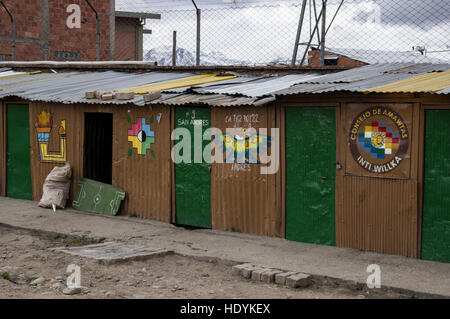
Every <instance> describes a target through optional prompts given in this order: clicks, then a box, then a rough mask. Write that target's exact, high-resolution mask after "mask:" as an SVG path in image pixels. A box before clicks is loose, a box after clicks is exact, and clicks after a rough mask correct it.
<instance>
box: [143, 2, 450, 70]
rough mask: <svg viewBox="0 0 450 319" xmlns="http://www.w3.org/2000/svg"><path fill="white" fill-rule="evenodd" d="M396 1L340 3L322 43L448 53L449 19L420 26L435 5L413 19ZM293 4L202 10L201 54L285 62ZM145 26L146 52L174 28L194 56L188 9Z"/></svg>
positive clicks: (293, 27) (293, 25)
mask: <svg viewBox="0 0 450 319" xmlns="http://www.w3.org/2000/svg"><path fill="white" fill-rule="evenodd" d="M319 1H320V0H316V2H319ZM400 2H401V4H402V6H406V2H407V1H404V0H396V1H392V0H391V1H384V0H375V1H346V2H344V5H343V6H342V7H341V9H340V11H339V14H338V15H337V16H336V19H335V21H334V22H333V26H332V27H331V28H330V31H329V33H328V34H327V39H326V41H327V42H326V45H327V46H328V47H335V48H355V49H368V50H388V51H401V52H407V51H410V50H411V49H412V46H417V45H424V46H425V47H426V48H427V50H428V51H431V50H443V49H447V47H446V45H447V44H449V43H448V41H449V40H448V39H449V31H448V18H447V17H446V16H445V17H443V18H442V19H440V20H439V19H436V20H433V22H432V23H431V22H430V23H428V22H424V21H429V18H427V16H428V15H437V12H436V10H435V9H432V8H434V7H432V8H431V7H430V9H429V10H430V13H426V14H425V12H416V15H418V16H419V18H418V20H414V18H413V15H410V14H409V13H408V12H407V10H402V9H401V8H403V7H402V6H400ZM411 2H416V0H412V1H411ZM433 2H435V1H433ZM442 2H443V1H441V3H442ZM298 3H300V1H299V2H298ZM298 3H297V5H295V6H294V5H292V4H290V5H287V4H280V5H272V6H263V7H251V8H238V9H233V8H230V7H228V8H223V7H222V8H209V9H204V10H202V18H201V48H202V51H204V52H212V51H220V52H222V53H224V54H225V55H226V56H227V57H229V58H232V59H239V60H250V61H253V62H254V63H261V64H265V63H268V62H270V61H272V60H274V59H277V58H280V57H282V58H285V59H289V58H290V57H291V56H292V52H293V48H294V41H295V35H296V31H297V24H298V18H299V15H300V10H301V6H300V5H299V4H298ZM381 3H383V7H381ZM338 4H339V1H338V0H330V1H329V5H328V7H327V21H328V22H329V21H330V20H331V17H332V16H333V14H334V12H335V11H336V9H337V7H338ZM377 6H379V8H381V10H379V12H380V16H379V17H378V18H377V17H376V15H374V14H373V12H376V10H378V9H377ZM388 9H389V10H388ZM371 10H372V11H371ZM443 11H444V10H443V9H442V6H441V10H440V16H442V15H443V14H444V15H445V13H444V12H443ZM388 12H390V13H388ZM447 12H449V11H448V10H447ZM362 13H364V14H366V16H364V15H362ZM312 16H313V14H312ZM395 17H397V19H395ZM146 28H149V29H152V31H153V32H152V34H151V35H148V36H146V37H145V43H144V45H145V48H146V49H151V48H154V47H159V46H162V45H169V46H170V45H171V44H172V31H173V30H176V31H177V36H178V38H177V44H178V46H179V47H183V48H186V49H188V50H189V51H191V52H195V41H196V40H195V39H196V17H195V11H193V10H187V11H165V12H163V13H162V16H161V20H147V25H146ZM309 36H310V21H309V9H307V13H306V15H305V24H304V27H303V32H302V36H301V39H300V42H307V41H308V40H309ZM316 42H317V39H316V38H314V43H315V44H317V43H316ZM314 43H313V44H314ZM303 49H304V46H300V50H299V57H301V56H302V54H303ZM430 57H434V58H442V59H446V60H447V61H449V55H448V54H446V53H435V54H433V55H431V54H430ZM386 62H387V61H386Z"/></svg>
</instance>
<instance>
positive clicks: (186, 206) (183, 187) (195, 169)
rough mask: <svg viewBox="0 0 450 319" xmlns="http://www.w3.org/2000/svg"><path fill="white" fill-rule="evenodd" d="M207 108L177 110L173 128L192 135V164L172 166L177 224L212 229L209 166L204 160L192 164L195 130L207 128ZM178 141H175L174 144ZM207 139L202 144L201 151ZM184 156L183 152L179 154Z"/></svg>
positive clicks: (208, 117)
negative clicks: (173, 169)
mask: <svg viewBox="0 0 450 319" xmlns="http://www.w3.org/2000/svg"><path fill="white" fill-rule="evenodd" d="M210 123H211V111H210V109H209V108H176V109H175V128H186V129H188V130H189V132H190V134H191V141H190V144H191V159H192V161H191V163H184V162H182V163H178V164H175V207H176V221H177V224H181V225H188V226H197V227H205V228H210V227H211V205H210V198H211V173H210V167H211V165H210V164H209V163H207V162H205V161H204V159H203V156H202V159H201V163H194V128H195V126H196V125H197V126H199V125H201V126H202V132H204V131H205V130H206V129H208V128H209V127H210ZM177 142H179V141H175V143H177ZM209 143H210V140H206V141H202V149H203V148H204V147H205V146H206V145H207V144H209ZM181 155H183V153H181Z"/></svg>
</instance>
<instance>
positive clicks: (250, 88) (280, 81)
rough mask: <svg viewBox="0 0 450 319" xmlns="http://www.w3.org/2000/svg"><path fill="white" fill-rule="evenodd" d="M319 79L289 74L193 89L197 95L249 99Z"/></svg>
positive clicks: (313, 75)
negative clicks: (230, 96) (240, 96)
mask: <svg viewBox="0 0 450 319" xmlns="http://www.w3.org/2000/svg"><path fill="white" fill-rule="evenodd" d="M317 77H320V75H318V74H291V75H285V76H275V77H259V78H255V79H254V80H251V81H246V82H241V83H234V84H230V85H226V84H225V83H224V84H223V85H219V86H208V87H205V88H200V89H197V88H194V89H193V90H194V91H195V92H198V93H216V94H228V95H235V94H239V95H245V96H249V97H261V96H267V95H271V94H272V93H273V92H275V91H277V90H281V89H283V88H288V87H290V86H292V85H295V84H298V83H302V82H306V81H310V80H313V79H315V78H317Z"/></svg>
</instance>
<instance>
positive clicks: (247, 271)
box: [241, 265, 257, 279]
mask: <svg viewBox="0 0 450 319" xmlns="http://www.w3.org/2000/svg"><path fill="white" fill-rule="evenodd" d="M255 269H257V268H255V266H253V265H250V266H247V267H244V268H242V271H241V276H242V277H244V278H247V279H250V278H252V272H253V270H255Z"/></svg>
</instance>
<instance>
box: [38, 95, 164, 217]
mask: <svg viewBox="0 0 450 319" xmlns="http://www.w3.org/2000/svg"><path fill="white" fill-rule="evenodd" d="M42 109H45V110H46V111H47V112H50V113H51V114H52V117H53V129H52V131H51V137H50V142H49V149H50V150H55V151H56V150H58V149H59V140H58V128H59V125H60V121H61V120H66V134H67V161H68V162H69V163H70V165H71V166H72V169H73V183H72V186H71V192H70V195H71V196H70V202H71V201H72V200H73V198H74V197H75V195H76V191H77V186H76V181H77V179H79V178H81V177H83V144H84V113H85V112H107V113H113V132H114V133H113V137H112V138H113V166H112V176H113V178H112V179H113V185H114V186H117V187H120V188H122V189H123V190H124V191H125V193H126V198H125V201H124V202H123V203H122V207H121V213H122V214H136V215H137V216H140V217H144V218H152V219H158V220H162V221H166V222H169V221H170V196H171V195H170V143H169V141H170V112H169V109H168V108H164V109H163V108H162V107H153V109H151V108H148V107H136V106H130V107H127V106H123V105H122V106H112V105H103V106H100V105H64V104H55V103H31V104H30V128H31V137H30V139H31V141H30V143H31V176H32V187H33V199H34V200H39V199H40V198H41V196H42V186H43V184H44V181H45V178H46V177H47V175H48V173H49V172H50V171H51V170H52V169H53V167H55V166H57V165H62V164H55V163H43V162H41V160H40V153H39V147H38V141H37V134H36V131H35V129H34V128H35V126H36V116H37V115H38V114H39V113H40V112H41V110H42ZM160 113H161V116H160V121H159V122H158V121H157V119H156V118H157V115H158V114H160ZM127 115H128V117H129V119H130V120H131V122H132V123H135V121H136V117H145V118H146V119H147V121H149V119H150V117H151V116H152V115H153V116H154V123H153V125H152V126H151V129H152V130H154V131H155V143H154V144H151V149H152V150H154V154H155V157H153V156H152V155H151V154H150V151H148V153H147V154H146V155H137V154H136V149H133V150H132V153H131V156H129V153H128V152H129V150H130V148H131V143H130V142H128V130H129V129H131V125H132V123H129V122H128V120H127Z"/></svg>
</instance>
